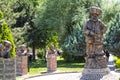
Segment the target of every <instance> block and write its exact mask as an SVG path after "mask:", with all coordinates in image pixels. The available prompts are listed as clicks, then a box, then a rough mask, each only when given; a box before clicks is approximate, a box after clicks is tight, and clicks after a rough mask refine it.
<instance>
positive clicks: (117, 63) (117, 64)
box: [116, 58, 120, 68]
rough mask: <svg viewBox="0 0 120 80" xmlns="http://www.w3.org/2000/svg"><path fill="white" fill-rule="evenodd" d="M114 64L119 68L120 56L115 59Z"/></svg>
mask: <svg viewBox="0 0 120 80" xmlns="http://www.w3.org/2000/svg"><path fill="white" fill-rule="evenodd" d="M116 66H117V68H120V58H119V59H117V61H116Z"/></svg>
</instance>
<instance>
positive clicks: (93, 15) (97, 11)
mask: <svg viewBox="0 0 120 80" xmlns="http://www.w3.org/2000/svg"><path fill="white" fill-rule="evenodd" d="M89 13H90V16H91V19H92V20H93V21H97V20H98V16H99V15H101V14H102V10H101V9H100V8H99V7H97V6H92V7H90V9H89Z"/></svg>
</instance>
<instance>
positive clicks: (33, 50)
mask: <svg viewBox="0 0 120 80" xmlns="http://www.w3.org/2000/svg"><path fill="white" fill-rule="evenodd" d="M32 52H33V60H35V46H34V45H33V47H32Z"/></svg>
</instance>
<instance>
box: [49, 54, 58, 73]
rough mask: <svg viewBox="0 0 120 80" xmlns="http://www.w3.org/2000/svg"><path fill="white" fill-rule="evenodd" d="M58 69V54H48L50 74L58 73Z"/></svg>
mask: <svg viewBox="0 0 120 80" xmlns="http://www.w3.org/2000/svg"><path fill="white" fill-rule="evenodd" d="M56 69H57V56H56V54H48V56H47V70H48V72H53V71H56Z"/></svg>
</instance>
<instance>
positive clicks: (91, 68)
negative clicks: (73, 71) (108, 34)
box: [80, 6, 110, 80]
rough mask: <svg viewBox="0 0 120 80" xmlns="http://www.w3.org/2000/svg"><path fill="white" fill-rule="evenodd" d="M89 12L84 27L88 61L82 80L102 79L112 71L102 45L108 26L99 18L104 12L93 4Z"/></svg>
mask: <svg viewBox="0 0 120 80" xmlns="http://www.w3.org/2000/svg"><path fill="white" fill-rule="evenodd" d="M89 13H90V19H89V20H88V21H87V22H86V24H85V26H84V28H83V32H84V34H85V35H86V58H85V60H86V63H85V67H84V70H83V72H82V75H83V76H82V77H81V79H80V80H100V79H101V78H102V77H103V76H104V75H106V74H109V73H110V69H109V68H108V66H107V59H106V56H105V53H104V51H103V45H102V41H103V34H104V33H105V31H106V26H105V24H104V23H103V22H102V21H101V20H100V19H98V17H99V15H101V14H102V10H101V9H100V8H99V7H96V6H92V7H91V8H90V9H89Z"/></svg>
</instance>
